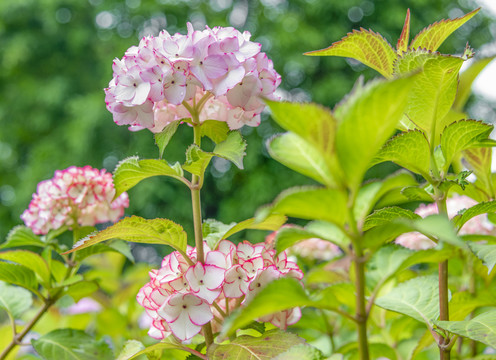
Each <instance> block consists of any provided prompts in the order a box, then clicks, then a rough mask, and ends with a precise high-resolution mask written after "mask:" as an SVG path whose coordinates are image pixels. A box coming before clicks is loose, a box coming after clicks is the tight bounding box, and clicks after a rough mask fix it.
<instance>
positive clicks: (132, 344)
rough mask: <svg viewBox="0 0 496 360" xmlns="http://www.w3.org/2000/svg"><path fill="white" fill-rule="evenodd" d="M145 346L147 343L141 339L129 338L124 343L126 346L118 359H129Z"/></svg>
mask: <svg viewBox="0 0 496 360" xmlns="http://www.w3.org/2000/svg"><path fill="white" fill-rule="evenodd" d="M144 348H145V345H143V343H142V342H141V341H138V340H128V341H126V342H125V343H124V348H123V349H122V351H121V352H120V353H119V356H118V357H117V359H116V360H128V359H130V358H131V357H132V356H133V355H134V354H136V353H138V352H140V351H141V350H143V349H144Z"/></svg>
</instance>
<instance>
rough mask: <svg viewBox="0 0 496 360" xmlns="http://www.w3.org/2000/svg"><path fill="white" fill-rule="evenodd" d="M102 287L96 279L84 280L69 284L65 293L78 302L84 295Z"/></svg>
mask: <svg viewBox="0 0 496 360" xmlns="http://www.w3.org/2000/svg"><path fill="white" fill-rule="evenodd" d="M99 288H100V287H99V286H98V283H97V282H96V281H94V280H89V281H88V280H83V281H78V282H76V283H74V284H71V285H69V286H68V287H67V288H66V289H65V290H64V293H65V294H66V295H69V296H70V297H72V298H73V300H74V301H75V302H78V301H79V300H81V299H82V298H84V297H87V296H89V295H91V294H93V293H94V292H95V291H97V290H98V289H99Z"/></svg>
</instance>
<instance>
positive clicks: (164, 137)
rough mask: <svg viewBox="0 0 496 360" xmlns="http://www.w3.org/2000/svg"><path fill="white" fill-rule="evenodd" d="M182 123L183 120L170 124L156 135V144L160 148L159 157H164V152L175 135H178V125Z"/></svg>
mask: <svg viewBox="0 0 496 360" xmlns="http://www.w3.org/2000/svg"><path fill="white" fill-rule="evenodd" d="M180 123H181V120H176V121H173V122H171V123H169V124H167V125H166V126H165V127H164V129H163V130H162V131H161V132H159V133H157V134H155V136H154V137H155V144H157V146H158V150H159V156H160V158H162V155H163V154H164V150H165V148H166V147H167V145H168V144H169V141H170V140H171V139H172V137H173V136H174V134H175V133H176V130H177V127H178V125H179V124H180Z"/></svg>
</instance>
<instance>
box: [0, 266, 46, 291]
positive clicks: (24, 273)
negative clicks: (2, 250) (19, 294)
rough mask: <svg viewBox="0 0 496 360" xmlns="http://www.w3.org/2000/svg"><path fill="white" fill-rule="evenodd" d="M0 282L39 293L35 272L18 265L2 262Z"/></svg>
mask: <svg viewBox="0 0 496 360" xmlns="http://www.w3.org/2000/svg"><path fill="white" fill-rule="evenodd" d="M0 281H5V282H7V283H10V284H14V285H18V286H22V287H23V288H25V289H28V290H29V291H32V292H34V293H38V281H37V280H36V275H35V273H34V272H33V270H31V269H29V268H27V267H26V266H24V265H16V264H12V263H6V262H2V261H0Z"/></svg>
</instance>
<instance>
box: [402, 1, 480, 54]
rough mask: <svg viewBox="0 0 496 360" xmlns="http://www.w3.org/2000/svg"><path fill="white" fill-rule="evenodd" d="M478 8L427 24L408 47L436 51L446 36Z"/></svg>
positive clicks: (476, 11)
mask: <svg viewBox="0 0 496 360" xmlns="http://www.w3.org/2000/svg"><path fill="white" fill-rule="evenodd" d="M479 10H480V8H479V9H475V10H473V11H471V12H469V13H468V14H465V15H463V16H462V17H459V18H456V19H449V20H441V21H438V22H435V23H434V24H431V25H429V26H428V27H426V28H425V29H423V30H422V31H421V32H419V33H418V34H417V36H415V38H414V39H413V40H412V43H411V44H410V48H412V49H417V48H423V49H427V50H431V51H436V50H437V49H438V48H439V46H441V44H442V43H443V42H444V40H446V38H447V37H448V36H450V35H451V34H452V33H453V32H454V31H455V30H456V29H458V28H459V27H460V26H462V25H463V24H465V22H467V21H468V20H469V19H471V18H472V16H474V15H475V14H477V13H478V12H479Z"/></svg>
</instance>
